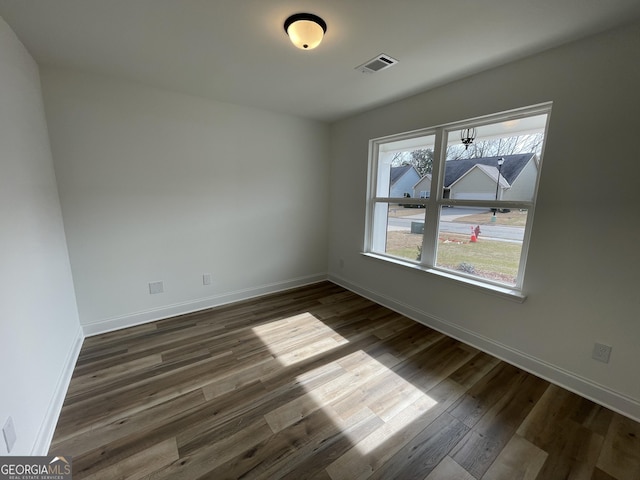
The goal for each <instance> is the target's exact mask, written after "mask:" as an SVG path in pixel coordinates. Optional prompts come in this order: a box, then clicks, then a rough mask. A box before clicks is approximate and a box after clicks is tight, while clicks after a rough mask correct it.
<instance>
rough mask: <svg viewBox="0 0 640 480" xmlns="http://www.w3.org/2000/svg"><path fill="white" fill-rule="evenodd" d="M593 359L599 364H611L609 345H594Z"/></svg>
mask: <svg viewBox="0 0 640 480" xmlns="http://www.w3.org/2000/svg"><path fill="white" fill-rule="evenodd" d="M591 357H592V358H593V359H594V360H598V361H599V362H603V363H609V357H611V347H610V346H609V345H603V344H602V343H595V344H594V345H593V353H592V354H591Z"/></svg>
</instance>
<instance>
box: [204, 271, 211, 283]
mask: <svg viewBox="0 0 640 480" xmlns="http://www.w3.org/2000/svg"><path fill="white" fill-rule="evenodd" d="M202 284H203V285H211V274H210V273H205V274H204V275H202Z"/></svg>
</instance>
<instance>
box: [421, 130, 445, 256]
mask: <svg viewBox="0 0 640 480" xmlns="http://www.w3.org/2000/svg"><path fill="white" fill-rule="evenodd" d="M443 134H444V129H442V128H438V129H437V130H436V133H435V137H436V139H435V145H434V150H433V153H434V159H433V163H432V165H431V195H430V196H429V199H428V201H427V205H426V212H425V215H426V220H425V224H424V234H423V237H422V257H421V258H420V263H421V264H422V265H424V266H426V267H433V266H434V265H435V262H436V249H437V247H438V224H439V219H440V212H439V210H440V204H439V202H440V200H441V196H442V184H443V182H444V181H443V179H442V177H443V171H444V158H445V153H446V143H445V142H444V140H443ZM434 193H435V195H434Z"/></svg>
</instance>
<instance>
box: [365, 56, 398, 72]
mask: <svg viewBox="0 0 640 480" xmlns="http://www.w3.org/2000/svg"><path fill="white" fill-rule="evenodd" d="M396 63H398V60H396V59H395V58H392V57H390V56H389V55H385V54H384V53H381V54H380V55H378V56H377V57H374V58H372V59H371V60H369V61H368V62H365V63H363V64H362V65H359V66H357V67H356V70H360V71H361V72H362V73H375V72H379V71H380V70H384V69H385V68H389V67H393V66H394V65H395V64H396Z"/></svg>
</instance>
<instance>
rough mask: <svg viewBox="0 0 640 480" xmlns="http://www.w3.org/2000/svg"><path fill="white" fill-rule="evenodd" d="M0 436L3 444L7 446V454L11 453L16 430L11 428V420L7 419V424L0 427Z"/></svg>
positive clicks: (14, 442)
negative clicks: (2, 437) (0, 430)
mask: <svg viewBox="0 0 640 480" xmlns="http://www.w3.org/2000/svg"><path fill="white" fill-rule="evenodd" d="M2 435H3V436H4V442H5V443H6V444H7V453H11V450H12V449H13V447H14V445H15V444H16V440H17V439H18V437H16V428H15V427H14V426H13V419H12V418H11V417H9V419H8V420H7V423H5V424H4V427H2Z"/></svg>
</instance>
